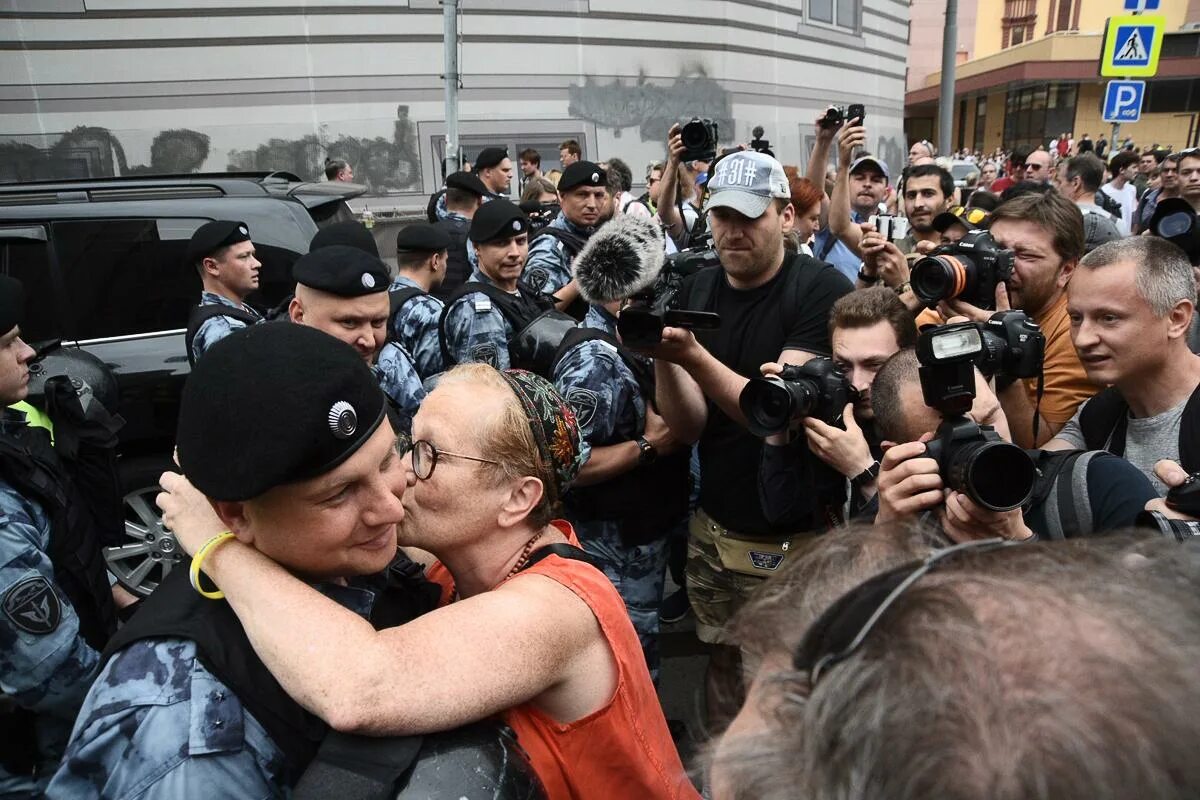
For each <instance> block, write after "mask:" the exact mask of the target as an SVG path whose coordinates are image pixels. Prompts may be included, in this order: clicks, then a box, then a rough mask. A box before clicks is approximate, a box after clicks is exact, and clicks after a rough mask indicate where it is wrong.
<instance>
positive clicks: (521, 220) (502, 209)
mask: <svg viewBox="0 0 1200 800" xmlns="http://www.w3.org/2000/svg"><path fill="white" fill-rule="evenodd" d="M528 231H529V217H527V216H525V212H523V211H521V209H519V208H517V207H516V206H515V205H513V204H512V203H510V202H509V201H507V200H492V201H490V202H487V203H484V204H483V205H482V206H481V207H480V209H479V210H478V211H476V212H475V216H474V217H472V219H471V230H470V231H469V232H468V233H467V236H469V237H470V239H471V241H472V242H476V243H477V244H481V243H483V242H491V241H494V240H496V239H511V238H512V237H514V236H520V235H521V234H522V233H528Z"/></svg>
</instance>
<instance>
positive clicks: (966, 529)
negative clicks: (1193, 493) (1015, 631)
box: [871, 348, 1154, 541]
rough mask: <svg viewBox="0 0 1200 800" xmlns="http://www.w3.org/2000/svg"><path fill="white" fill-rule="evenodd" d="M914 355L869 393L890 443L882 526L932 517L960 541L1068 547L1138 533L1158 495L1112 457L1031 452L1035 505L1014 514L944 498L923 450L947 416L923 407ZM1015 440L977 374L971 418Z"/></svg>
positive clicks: (893, 364) (888, 367) (882, 482)
mask: <svg viewBox="0 0 1200 800" xmlns="http://www.w3.org/2000/svg"><path fill="white" fill-rule="evenodd" d="M919 368H920V365H919V363H918V360H917V355H916V351H914V350H913V349H911V348H907V349H904V350H901V351H899V352H898V353H896V354H895V355H894V356H892V357H891V358H890V359H888V361H887V363H886V364H884V365H883V368H882V369H880V370H879V374H878V375H876V376H875V382H874V383H873V384H872V386H871V402H872V405H873V407H874V409H875V425H876V429H877V430H878V432H879V434H880V436H881V437H882V438H883V439H884V448H885V452H884V455H883V461H882V465H881V468H880V472H879V479H878V486H879V493H878V498H879V512H878V514H877V515H876V517H875V521H876V523H877V524H880V523H892V522H896V521H897V520H905V519H913V520H915V519H917V518H919V517H921V516H922V515H924V514H926V513H932V514H933V515H934V516H935V517H936V519H937V521H938V523H939V524H940V526H941V528H942V530H943V531H944V532H945V533H946V535H947V536H949V537H950V538H951V539H953V540H954V541H965V540H968V539H986V538H990V537H993V536H1001V537H1003V538H1006V539H1014V540H1026V539H1028V540H1032V539H1034V538H1043V539H1064V538H1072V537H1077V536H1090V535H1092V534H1096V533H1103V532H1105V531H1112V530H1120V529H1122V528H1129V527H1132V526H1133V524H1134V521H1135V519H1136V518H1137V515H1138V513H1139V512H1141V510H1142V509H1143V508H1144V507H1145V505H1146V503H1147V502H1148V501H1149V500H1152V499H1153V498H1154V490H1153V489H1152V488H1151V487H1150V484H1149V482H1148V481H1147V480H1146V479H1145V478H1144V477H1143V476H1142V475H1141V474H1139V472H1138V470H1137V469H1135V468H1134V467H1133V466H1132V465H1131V464H1129V463H1128V462H1126V461H1124V460H1122V459H1120V458H1116V457H1114V456H1113V455H1112V454H1110V453H1104V452H1098V451H1095V450H1090V451H1084V450H1080V449H1074V450H1071V451H1070V452H1052V451H1049V450H1027V451H1026V452H1027V453H1029V455H1030V456H1031V457H1032V458H1033V459H1034V462H1035V463H1036V464H1037V466H1038V471H1039V478H1038V480H1037V482H1036V483H1035V485H1034V491H1033V496H1032V498H1031V499H1030V500H1029V501H1028V502H1027V503H1026V504H1025V506H1024V507H1022V508H1018V509H1015V510H1012V511H990V510H988V509H986V508H984V507H982V506H981V505H979V504H977V503H975V502H974V501H973V500H972V499H971V498H970V497H968V496H967V495H966V494H965V493H963V492H960V491H951V492H949V493H947V492H946V486H945V483H944V481H943V477H942V475H941V473H940V471H939V468H938V462H937V461H935V460H934V459H933V458H930V457H929V456H928V455H927V454H926V445H925V442H926V441H927V440H928V439H929V438H930V434H932V433H933V431H935V430H936V429H937V427H938V425H939V424H940V423H941V422H942V415H941V414H940V413H939V412H938V411H937V410H936V409H933V408H930V407H929V406H927V405H925V402H924V400H923V395H922V391H921V377H920V373H919ZM967 416H968V417H970V418H971V419H972V420H973V421H974V422H975V423H976V424H978V425H990V426H992V427H993V428H994V429H995V431H996V433H997V434H999V435H1000V437H1001V438H1002V439H1005V440H1011V438H1012V437H1011V435H1010V433H1009V429H1008V420H1007V419H1006V418H1005V416H1004V410H1003V409H1002V408H1001V406H1000V401H999V400H998V399H997V398H996V395H995V393H993V392H992V390H991V389H990V388H989V386H988V384H987V382H986V381H984V379H983V376H982V375H980V374H979V372H978V370H976V371H975V399H974V402H973V404H972V406H971V409H970V411H969V412H968V414H967Z"/></svg>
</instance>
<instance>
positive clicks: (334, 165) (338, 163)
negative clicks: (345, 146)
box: [325, 158, 350, 181]
mask: <svg viewBox="0 0 1200 800" xmlns="http://www.w3.org/2000/svg"><path fill="white" fill-rule="evenodd" d="M348 166H350V162H348V161H347V160H346V159H344V158H327V159H325V180H327V181H331V180H333V179H334V178H336V177H337V176H338V173H339V172H341V171H342V170H344V169H345V168H346V167H348Z"/></svg>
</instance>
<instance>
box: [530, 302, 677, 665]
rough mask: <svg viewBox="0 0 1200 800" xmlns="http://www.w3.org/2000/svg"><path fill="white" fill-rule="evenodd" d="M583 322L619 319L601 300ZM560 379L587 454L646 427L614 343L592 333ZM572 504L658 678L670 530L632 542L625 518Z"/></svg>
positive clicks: (633, 382)
mask: <svg viewBox="0 0 1200 800" xmlns="http://www.w3.org/2000/svg"><path fill="white" fill-rule="evenodd" d="M582 324H583V327H585V328H596V329H599V330H603V331H606V332H608V333H614V332H615V330H616V320H615V319H614V318H613V316H612V315H611V314H609V313H608V312H607V311H605V310H604V309H602V308H600V307H598V306H591V307H590V308H589V309H588V313H587V317H585V318H584V321H583V323H582ZM554 385H555V387H557V389H558V390H559V392H561V393H562V395H563V396H564V397H565V398H566V399H567V402H569V403H570V404H571V408H572V409H573V410H574V411H575V415H576V418H577V419H578V421H579V430H580V433H581V434H582V436H583V439H584V442H583V447H582V450H583V453H584V456H585V457H590V455H591V449H592V447H603V446H606V445H614V444H620V443H621V442H628V441H632V440H634V439H636V438H637V437H638V436H640V435H641V434H642V432H643V431H644V430H645V429H646V399H645V398H644V397H643V396H642V390H641V388H640V387H639V385H638V382H637V379H636V378H635V377H634V375H633V373H632V372H631V371H630V370H629V367H628V366H626V364H625V362H624V361H622V360H621V357H620V356H619V355H618V354H617V350H616V348H615V347H613V346H612V345H611V344H609V343H608V342H604V341H600V340H598V339H593V340H590V341H585V342H582V343H580V344H578V345H576V346H575V347H573V348H572V349H570V350H568V351H567V352H566V353H565V354H564V355H563V357H562V359H560V360H559V362H558V364H557V365H556V366H555V368H554ZM566 505H567V516H568V518H569V519H570V522H571V524H572V525H573V526H574V527H575V533H576V534H577V535H578V536H579V542H580V543H581V544H582V545H583V548H584V549H585V550H587V551H588V552H589V553H591V554H592V555H594V556H596V557H597V558H599V559H600V562H601V568H602V569H603V570H604V574H605V575H607V576H608V578H609V580H611V581H612V582H613V586H615V587H616V589H617V592H618V593H620V595H621V598H622V599H624V601H625V606H626V608H627V609H628V610H629V618H630V620H631V621H632V622H633V627H634V629H635V630H636V631H637V633H638V638H639V639H640V640H641V643H642V651H643V652H644V653H645V655H646V664H647V666H649V668H650V675H651V677H652V678H654V680H655V681H657V680H658V666H659V654H658V632H659V621H658V608H659V606H660V605H661V604H662V594H663V582H664V579H665V575H666V566H667V544H666V539H665V537H660V538H658V539H655V540H654V541H652V542H649V543H648V544H644V545H636V546H629V545H626V544H624V543H623V542H622V540H621V530H620V525H621V524H620V522H619V521H616V520H598V519H589V518H587V517H584V516H581V515H580V514H578V513H577V512H573V511H572V510H571V502H570V494H568V495H567V503H566ZM663 533H664V534H665V533H666V531H665V530H664V531H663Z"/></svg>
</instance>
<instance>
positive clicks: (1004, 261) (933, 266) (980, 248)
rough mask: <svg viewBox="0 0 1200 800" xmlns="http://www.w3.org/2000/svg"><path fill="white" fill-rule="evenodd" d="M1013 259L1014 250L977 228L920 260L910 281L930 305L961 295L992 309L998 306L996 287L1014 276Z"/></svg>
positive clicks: (919, 295) (917, 293) (977, 305)
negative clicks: (999, 243)
mask: <svg viewBox="0 0 1200 800" xmlns="http://www.w3.org/2000/svg"><path fill="white" fill-rule="evenodd" d="M1013 260H1014V259H1013V251H1012V250H1005V249H1004V248H1002V247H1000V246H999V245H998V244H996V240H995V239H993V238H992V235H991V234H990V233H988V232H987V231H980V230H974V231H970V232H968V233H967V235H966V236H964V237H963V238H962V239H961V240H960V241H958V242H955V243H954V244H946V245H942V246H941V247H938V248H936V249H935V250H933V252H931V253H930V254H929V255H927V256H925V257H924V258H922V259H920V260H918V261H917V263H915V264H913V267H912V273H911V275H910V277H909V282H910V283H911V284H912V290H913V293H914V294H916V296H917V297H918V298H919V299H920V300H921V302H922V303H924V304H925V305H926V306H928V307H929V308H933V307H934V306H936V305H937V304H938V303H940V302H941V301H943V300H954V299H958V300H962V301H963V302H966V303H970V304H971V305H973V306H975V307H977V308H984V309H991V308H995V307H996V287H997V286H998V285H999V284H1001V283H1005V282H1006V281H1008V279H1009V278H1011V277H1012V274H1013Z"/></svg>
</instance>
